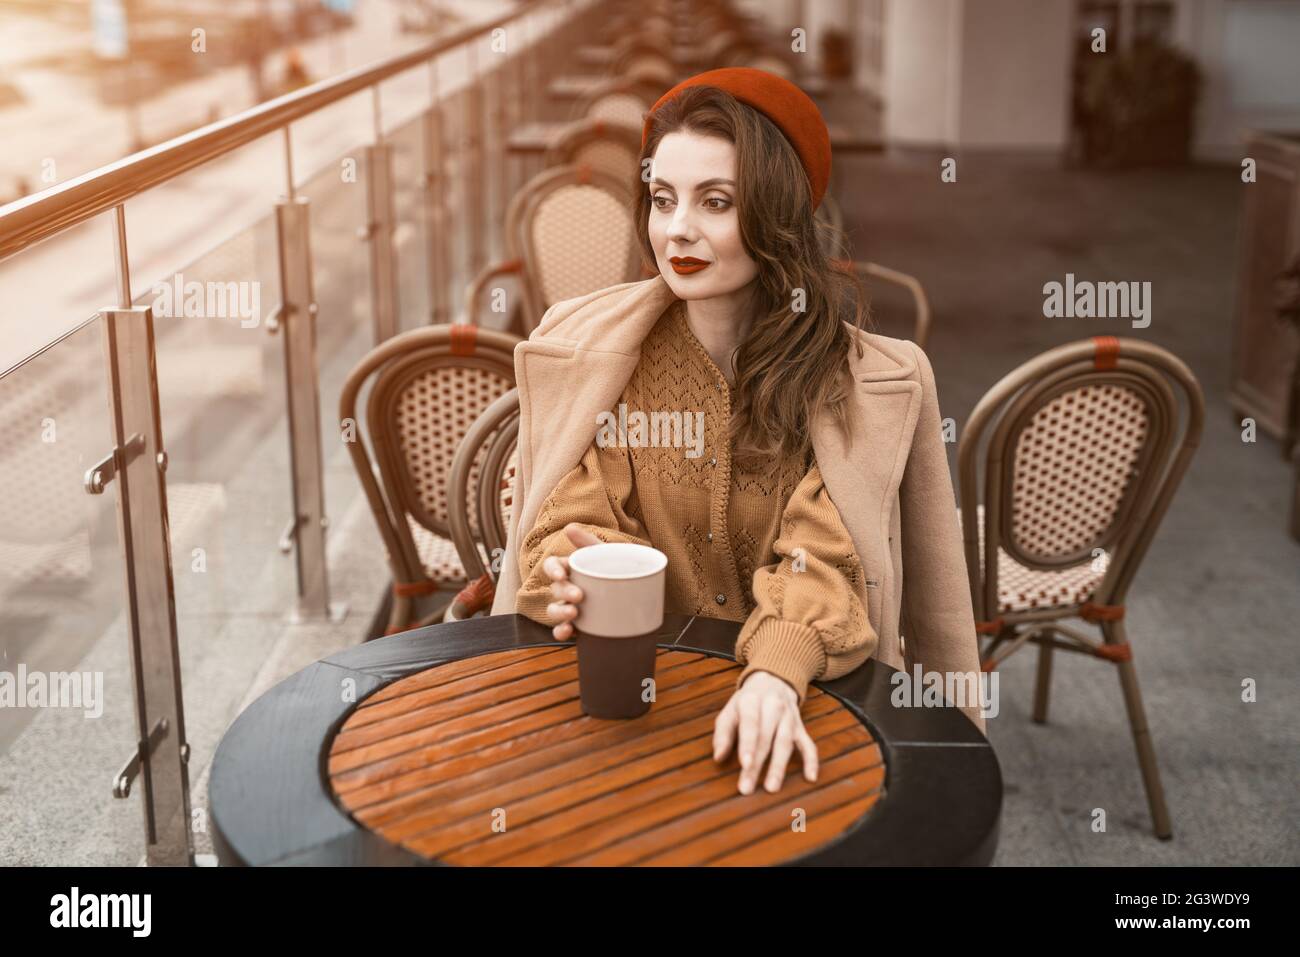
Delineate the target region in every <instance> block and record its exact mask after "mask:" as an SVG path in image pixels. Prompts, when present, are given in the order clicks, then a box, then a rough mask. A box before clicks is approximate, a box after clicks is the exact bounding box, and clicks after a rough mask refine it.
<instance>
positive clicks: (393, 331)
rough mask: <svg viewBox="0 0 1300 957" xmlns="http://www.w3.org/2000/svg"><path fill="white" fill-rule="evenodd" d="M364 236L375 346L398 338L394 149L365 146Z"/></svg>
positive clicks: (383, 145) (383, 146)
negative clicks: (366, 245)
mask: <svg viewBox="0 0 1300 957" xmlns="http://www.w3.org/2000/svg"><path fill="white" fill-rule="evenodd" d="M366 218H367V223H366V229H365V232H366V237H367V238H368V239H369V241H370V308H371V311H372V313H373V319H374V327H375V345H379V344H380V343H382V342H386V341H387V340H389V339H391V338H392V337H393V336H395V335H397V258H396V254H395V250H394V249H393V226H394V223H395V221H396V216H395V215H394V213H393V149H392V147H391V146H389V145H388V144H387V143H375V144H373V145H371V146H367V147H366Z"/></svg>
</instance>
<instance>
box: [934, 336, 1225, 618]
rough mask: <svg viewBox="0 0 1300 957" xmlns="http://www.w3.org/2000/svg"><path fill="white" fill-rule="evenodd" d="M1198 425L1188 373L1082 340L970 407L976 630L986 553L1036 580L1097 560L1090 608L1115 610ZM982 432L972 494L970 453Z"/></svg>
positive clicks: (1123, 348) (966, 531)
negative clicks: (980, 474)
mask: <svg viewBox="0 0 1300 957" xmlns="http://www.w3.org/2000/svg"><path fill="white" fill-rule="evenodd" d="M1180 406H1181V408H1182V409H1184V410H1185V415H1184V416H1183V417H1182V418H1183V420H1184V421H1183V423H1182V425H1181V426H1180ZM1204 417H1205V401H1204V398H1203V396H1202V393H1201V387H1200V383H1199V382H1198V381H1197V380H1196V377H1195V376H1194V375H1193V374H1192V372H1191V371H1190V370H1189V369H1188V368H1187V366H1186V365H1185V364H1184V363H1183V362H1182V360H1180V359H1179V358H1178V357H1176V356H1175V355H1173V354H1172V353H1170V352H1168V351H1166V350H1165V349H1162V348H1161V347H1159V346H1157V345H1154V344H1152V343H1150V342H1145V341H1143V340H1140V339H1131V338H1125V337H1116V336H1092V337H1091V338H1088V339H1084V340H1080V341H1077V342H1071V343H1068V344H1066V345H1062V346H1057V347H1056V348H1054V349H1050V350H1048V351H1047V352H1045V353H1043V354H1042V355H1040V356H1038V357H1036V358H1034V359H1031V360H1030V361H1028V362H1026V363H1024V364H1023V365H1021V366H1020V367H1018V368H1017V369H1015V370H1013V371H1012V372H1010V373H1008V374H1007V375H1006V376H1004V377H1003V378H1002V379H1001V380H1000V381H999V382H998V383H997V384H996V385H994V386H993V388H991V389H990V390H989V391H988V393H986V394H985V396H984V397H983V398H982V399H981V400H980V401H979V403H978V404H977V405H976V406H975V410H974V411H973V412H972V413H971V416H970V419H969V421H968V422H967V423H966V427H965V429H964V430H963V432H962V436H961V440H960V442H959V443H958V451H957V459H958V471H959V482H960V489H961V493H960V500H961V509H962V516H963V520H962V538H963V541H964V546H965V554H966V567H967V572H968V574H969V575H970V586H971V597H972V600H973V602H974V605H975V615H976V618H977V619H978V620H981V621H987V620H990V619H992V618H993V617H995V616H996V615H997V612H998V604H997V596H998V555H999V549H1001V550H1002V551H1005V552H1006V553H1007V554H1008V555H1009V556H1010V557H1011V558H1012V559H1013V560H1014V561H1015V562H1018V563H1019V564H1021V565H1024V566H1026V567H1028V568H1032V569H1038V570H1043V571H1059V570H1062V569H1066V568H1074V567H1077V566H1079V565H1081V564H1083V563H1085V562H1093V561H1094V560H1096V559H1099V558H1102V556H1101V555H1099V554H1097V553H1096V552H1095V551H1094V550H1096V549H1102V550H1104V554H1105V558H1104V561H1105V573H1104V577H1103V578H1102V580H1101V582H1100V583H1099V584H1098V585H1097V587H1096V589H1095V590H1094V591H1093V594H1092V596H1091V598H1090V599H1089V600H1090V601H1092V602H1093V603H1094V604H1100V605H1119V604H1122V602H1123V598H1124V595H1125V593H1126V591H1127V589H1128V586H1129V583H1130V582H1131V581H1132V578H1133V575H1134V573H1135V572H1136V570H1137V568H1138V566H1139V564H1140V563H1141V561H1142V558H1143V556H1144V555H1145V553H1146V549H1147V546H1148V545H1149V544H1150V541H1151V538H1152V536H1153V535H1154V534H1155V531H1156V528H1157V527H1158V526H1159V524H1160V521H1161V519H1162V518H1163V516H1164V513H1165V510H1166V509H1167V508H1168V506H1169V502H1170V500H1171V499H1172V498H1173V495H1174V492H1175V491H1176V490H1177V487H1178V484H1179V482H1181V481H1182V477H1183V474H1184V472H1186V470H1187V466H1188V464H1189V462H1190V461H1191V457H1192V455H1193V454H1194V453H1195V451H1196V447H1197V445H1198V444H1199V442H1200V436H1201V429H1202V424H1203V421H1204ZM986 433H988V435H989V440H988V442H987V450H986V453H985V470H984V483H983V488H982V493H981V489H980V487H979V486H978V485H977V476H976V470H977V457H978V451H977V450H978V447H979V444H980V440H981V438H982V437H983V436H984V435H985V434H986ZM981 503H982V504H983V506H984V521H983V526H984V527H983V532H984V535H983V537H984V549H983V554H982V555H981V554H980V550H979V537H980V536H979V533H980V528H979V526H980V522H979V521H978V520H977V515H978V508H979V506H980V504H981Z"/></svg>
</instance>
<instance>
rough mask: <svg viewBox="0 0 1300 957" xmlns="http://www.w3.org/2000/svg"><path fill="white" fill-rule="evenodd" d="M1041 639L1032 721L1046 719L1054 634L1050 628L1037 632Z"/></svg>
mask: <svg viewBox="0 0 1300 957" xmlns="http://www.w3.org/2000/svg"><path fill="white" fill-rule="evenodd" d="M1039 634H1040V635H1041V637H1042V640H1041V641H1039V643H1038V680H1037V681H1036V682H1035V683H1034V723H1036V724H1044V723H1046V721H1047V698H1048V693H1049V692H1050V691H1051V687H1052V652H1053V650H1055V649H1054V647H1053V645H1052V638H1053V636H1054V635H1055V634H1056V633H1055V632H1054V631H1052V629H1051V628H1044V629H1042V631H1040V632H1039Z"/></svg>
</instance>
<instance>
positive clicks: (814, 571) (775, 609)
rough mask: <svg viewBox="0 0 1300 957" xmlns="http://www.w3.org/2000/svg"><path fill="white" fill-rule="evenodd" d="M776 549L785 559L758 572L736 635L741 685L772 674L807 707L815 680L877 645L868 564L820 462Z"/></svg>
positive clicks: (789, 511) (802, 486)
mask: <svg viewBox="0 0 1300 957" xmlns="http://www.w3.org/2000/svg"><path fill="white" fill-rule="evenodd" d="M772 548H773V551H774V552H775V553H776V554H777V556H778V557H779V561H777V562H776V563H774V564H770V565H765V566H762V567H760V568H758V569H756V570H755V571H754V582H753V591H754V601H755V607H754V610H753V612H751V613H750V616H749V618H748V619H746V621H745V623H744V625H743V626H742V627H741V630H740V634H739V636H738V637H737V639H736V660H737V661H738V662H740V663H741V664H743V665H744V666H745V667H744V669H743V670H742V671H741V673H740V677H739V678H738V679H737V682H736V686H737V687H739V686H740V685H741V684H742V683H743V682H744V681H745V679H746V678H748V677H749V675H750V674H752V673H753V672H755V671H767V672H770V673H772V674H774V675H776V676H777V677H779V678H782V679H784V680H785V681H786V682H788V683H789V684H790V685H791V686H792V687H793V688H794V689H795V691H796V692H798V695H799V703H800V704H802V703H803V700H804V698H805V697H806V696H807V693H808V682H809V681H811V680H813V679H815V678H821V679H826V680H830V679H833V678H838V677H840V676H841V675H844V674H846V673H848V672H850V671H852V670H853V669H854V668H856V667H858V665H860V664H862V663H863V662H864V661H866V660H867V659H868V658H870V657H871V655H872V654H873V653H874V652H875V650H876V644H877V636H876V633H875V630H874V629H873V628H872V627H871V624H870V621H869V620H868V618H867V600H868V599H867V593H866V575H865V573H864V572H863V569H862V563H861V561H860V560H859V558H858V554H857V551H856V549H855V548H854V546H853V539H852V537H851V536H850V535H849V532H848V530H847V529H846V528H845V527H844V523H843V521H842V520H841V518H840V513H839V510H838V509H836V507H835V504H834V503H833V502H832V501H831V499H830V495H829V494H828V493H827V491H826V485H825V483H824V482H823V481H822V475H821V470H820V469H819V468H818V467H817V464H816V463H815V462H814V463H813V465H812V467H811V468H810V469H809V470H808V473H807V474H806V475H805V476H804V478H803V480H802V481H801V482H800V483H799V485H798V486H797V487H796V488H795V490H794V492H793V493H792V494H791V496H790V499H789V501H788V502H787V503H786V506H785V509H784V511H783V513H782V516H781V534H780V536H779V537H778V538H777V540H776V541H775V543H773V546H772Z"/></svg>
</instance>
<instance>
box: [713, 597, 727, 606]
mask: <svg viewBox="0 0 1300 957" xmlns="http://www.w3.org/2000/svg"><path fill="white" fill-rule="evenodd" d="M713 600H714V601H716V602H717V603H718V604H719V605H725V604H726V603H727V596H726V595H715V596H714V597H713Z"/></svg>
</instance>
